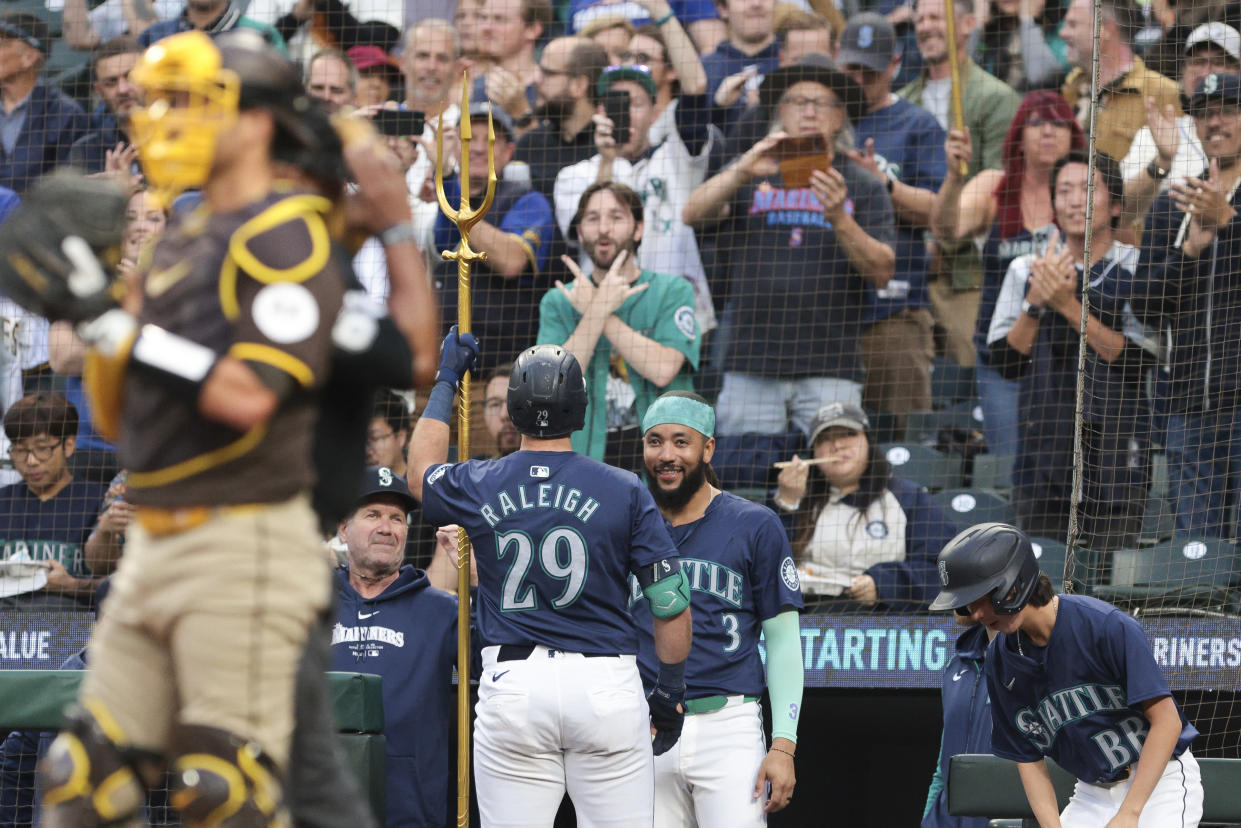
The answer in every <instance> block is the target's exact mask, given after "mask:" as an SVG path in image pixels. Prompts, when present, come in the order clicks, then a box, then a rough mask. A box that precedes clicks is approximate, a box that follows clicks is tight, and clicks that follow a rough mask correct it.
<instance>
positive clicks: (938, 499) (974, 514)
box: [931, 489, 1017, 529]
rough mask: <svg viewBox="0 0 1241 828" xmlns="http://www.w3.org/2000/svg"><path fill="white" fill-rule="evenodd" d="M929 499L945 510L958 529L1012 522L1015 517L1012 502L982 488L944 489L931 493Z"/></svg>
mask: <svg viewBox="0 0 1241 828" xmlns="http://www.w3.org/2000/svg"><path fill="white" fill-rule="evenodd" d="M931 499H932V500H933V501H935V503H936V504H937V505H938V506H939V508H941V509H943V510H944V511H945V512H947V514H948V517H949V519H950V520H952V522H953V523H955V524H956V525H957V528H958V529H965V528H967V527H970V526H974V525H975V524H978V523H1013V522H1015V521H1016V519H1017V516H1016V513H1015V512H1013V504H1012V503H1009V502H1008V500H1007V499H1006V498H1003V497H1000V496H999V495H997V494H995V493H994V492H988V491H984V490H983V489H944V490H943V491H942V492H936V493H935V494H933V495H931Z"/></svg>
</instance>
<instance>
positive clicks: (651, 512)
mask: <svg viewBox="0 0 1241 828" xmlns="http://www.w3.org/2000/svg"><path fill="white" fill-rule="evenodd" d="M422 498H423V500H422V508H423V514H424V515H425V516H426V518H427V519H428V520H430V521H431V522H432V523H436V524H439V523H457V524H460V525H461V526H464V527H465V530H466V532H468V533H469V536H470V540H471V542H472V543H473V545H474V556H475V558H477V560H478V596H479V602H478V629H479V636H480V639H481V641H482V643H483V646H487V645H492V644H542V645H543V646H546V647H550V648H552V649H557V650H568V651H570V652H581V653H605V654H611V653H627V654H634V653H636V652H637V651H638V636H637V632H636V631H635V630H634V626H633V621H632V619H631V618H630V616H629V613H628V612H627V611H626V608H625V599H626V597H627V596H628V582H627V580H626V578H627V576H628V573H630V572H632V571H634V570H636V569H637V568H639V567H642V566H646V565H648V564H652V563H655V562H656V561H660V560H663V559H665V558H676V557H677V550H676V547H675V546H674V545H673V543H672V538H671V537H669V535H668V529H667V525H666V524H665V522H664V519H663V516H662V515H661V514H660V513H659V509H657V508H656V507H655V501H654V500H653V499H652V498H651V493H650V492H648V491H647V490H646V487H645V486H643V485H642V482H641V481H640V480H638V478H637V476H635V475H634V474H632V473H631V472H627V471H621V470H620V469H616V468H613V467H611V466H605V465H604V464H603V463H600V462H598V461H597V460H592V459H590V458H588V457H583V456H582V455H580V454H576V453H573V452H562V451H517V452H514V453H513V454H510V455H509V456H507V457H503V458H501V459H499V460H470V461H467V462H464V463H456V464H444V465H440V466H433V467H431V468H430V469H428V470H427V474H426V478H425V481H424V485H423V489H422Z"/></svg>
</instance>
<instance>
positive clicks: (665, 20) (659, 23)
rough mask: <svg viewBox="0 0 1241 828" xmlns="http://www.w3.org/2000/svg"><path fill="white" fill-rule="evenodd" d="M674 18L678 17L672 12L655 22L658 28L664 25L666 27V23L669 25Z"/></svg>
mask: <svg viewBox="0 0 1241 828" xmlns="http://www.w3.org/2000/svg"><path fill="white" fill-rule="evenodd" d="M674 17H676V15H675V14H674V13H672V12H671V11H670V12H668V13H667V14H665V15H664V16H663V17H661V18H659V19H658V20H656V21H655V25H656V26H662V25H664V24H665V23H667V22H668V21H669V20H671V19H672V18H674Z"/></svg>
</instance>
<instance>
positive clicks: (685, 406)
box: [642, 394, 715, 437]
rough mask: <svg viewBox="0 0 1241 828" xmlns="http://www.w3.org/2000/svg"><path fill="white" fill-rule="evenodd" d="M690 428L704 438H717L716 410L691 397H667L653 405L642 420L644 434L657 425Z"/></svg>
mask: <svg viewBox="0 0 1241 828" xmlns="http://www.w3.org/2000/svg"><path fill="white" fill-rule="evenodd" d="M667 423H672V424H674V425H683V426H689V427H690V428H692V429H694V430H695V431H697V432H698V433H699V434H701V435H702V436H703V437H714V436H715V409H714V408H712V407H711V406H709V405H706V404H705V403H700V402H698V401H697V400H691V399H690V398H689V397H681V396H673V395H667V394H665V395H664V396H662V397H660V398H659V399H657V400H655V402H653V403H651V407H650V408H648V409H647V410H646V416H645V417H643V418H642V433H643V434H646V432H648V431H650V430H651V429H652V428H654V427H655V426H657V425H665V424H667Z"/></svg>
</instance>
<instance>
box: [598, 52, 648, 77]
mask: <svg viewBox="0 0 1241 828" xmlns="http://www.w3.org/2000/svg"><path fill="white" fill-rule="evenodd" d="M624 59H625V56H624V55H621V60H624ZM618 69H628V70H630V71H631V72H641V73H642V74H644V75H649V74H651V67H649V66H644V65H643V64H641V63H617V64H615V65H613V66H609V67H607V68H606V69H604V70H603V73H604V74H605V75H606V74H607V73H608V72H615V71H616V70H618Z"/></svg>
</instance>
